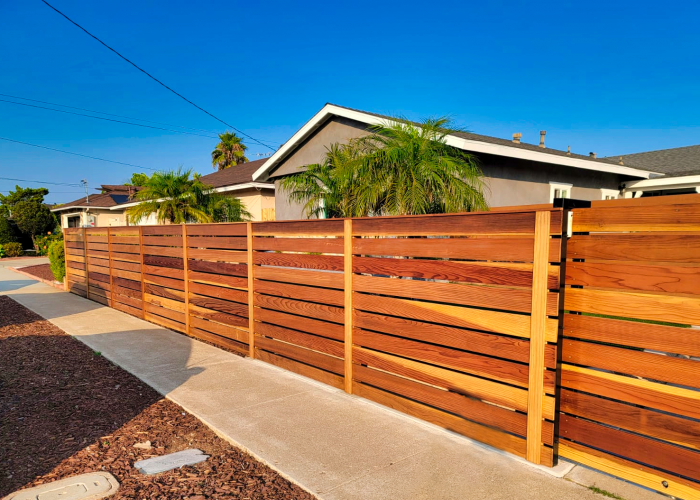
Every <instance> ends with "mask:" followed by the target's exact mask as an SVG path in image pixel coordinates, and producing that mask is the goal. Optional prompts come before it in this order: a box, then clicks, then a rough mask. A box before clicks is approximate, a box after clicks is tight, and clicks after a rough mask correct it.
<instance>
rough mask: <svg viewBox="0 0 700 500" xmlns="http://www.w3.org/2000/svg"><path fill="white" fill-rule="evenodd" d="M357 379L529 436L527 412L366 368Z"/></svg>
mask: <svg viewBox="0 0 700 500" xmlns="http://www.w3.org/2000/svg"><path fill="white" fill-rule="evenodd" d="M354 377H355V380H357V381H358V382H362V383H364V384H367V385H371V386H374V387H376V388H378V389H382V390H385V391H389V392H393V393H394V394H398V395H400V396H403V397H405V398H409V399H412V400H414V401H417V402H419V403H423V404H427V405H430V406H434V407H436V408H439V409H441V410H444V411H448V412H450V413H454V414H456V415H459V416H460V417H464V418H467V419H469V420H473V421H474V422H479V423H481V424H485V425H488V426H490V427H496V428H499V429H501V430H504V431H507V432H510V433H513V434H518V435H520V436H523V437H524V436H525V432H526V429H527V417H526V415H525V414H523V413H518V412H514V411H510V410H507V409H505V408H500V407H498V406H494V405H490V404H487V403H484V402H482V401H478V400H475V399H470V398H467V397H465V396H462V395H461V394H457V393H456V392H450V391H446V390H444V389H438V388H436V387H432V386H429V385H426V384H422V383H419V382H414V381H411V380H408V379H405V378H402V377H397V376H395V375H392V374H389V373H386V372H382V371H379V370H373V369H372V368H368V367H366V366H362V365H357V366H355V375H354Z"/></svg>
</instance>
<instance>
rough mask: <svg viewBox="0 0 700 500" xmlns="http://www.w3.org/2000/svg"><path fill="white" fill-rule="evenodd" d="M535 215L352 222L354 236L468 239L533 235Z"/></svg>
mask: <svg viewBox="0 0 700 500" xmlns="http://www.w3.org/2000/svg"><path fill="white" fill-rule="evenodd" d="M534 227H535V214H534V212H529V213H528V212H526V213H507V214H503V213H501V214H490V213H487V212H482V213H472V214H469V213H465V214H453V215H444V216H441V217H430V216H427V217H377V218H365V219H356V220H354V221H353V236H469V235H478V234H533V233H534Z"/></svg>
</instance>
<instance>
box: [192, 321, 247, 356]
mask: <svg viewBox="0 0 700 500" xmlns="http://www.w3.org/2000/svg"><path fill="white" fill-rule="evenodd" d="M187 335H189V336H191V337H194V338H197V339H200V340H206V341H207V342H211V343H212V344H214V345H216V346H219V347H223V348H224V349H228V350H231V351H234V352H237V353H238V354H242V355H247V354H248V344H247V343H245V344H243V343H241V342H238V341H235V340H232V339H230V338H228V337H222V336H221V335H217V334H215V333H211V332H208V331H206V330H202V329H200V328H197V327H195V326H191V325H190V330H189V333H188V334H187Z"/></svg>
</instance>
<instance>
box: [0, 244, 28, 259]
mask: <svg viewBox="0 0 700 500" xmlns="http://www.w3.org/2000/svg"><path fill="white" fill-rule="evenodd" d="M3 249H4V250H5V257H21V256H22V255H24V250H22V244H21V243H17V242H16V241H13V242H10V243H5V244H4V245H3Z"/></svg>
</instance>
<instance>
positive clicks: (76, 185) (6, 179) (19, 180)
mask: <svg viewBox="0 0 700 500" xmlns="http://www.w3.org/2000/svg"><path fill="white" fill-rule="evenodd" d="M0 180H3V181H16V182H34V183H36V184H52V185H54V186H70V187H78V186H80V184H78V183H75V184H68V183H65V182H48V181H30V180H29V179H13V178H12V177H0Z"/></svg>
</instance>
